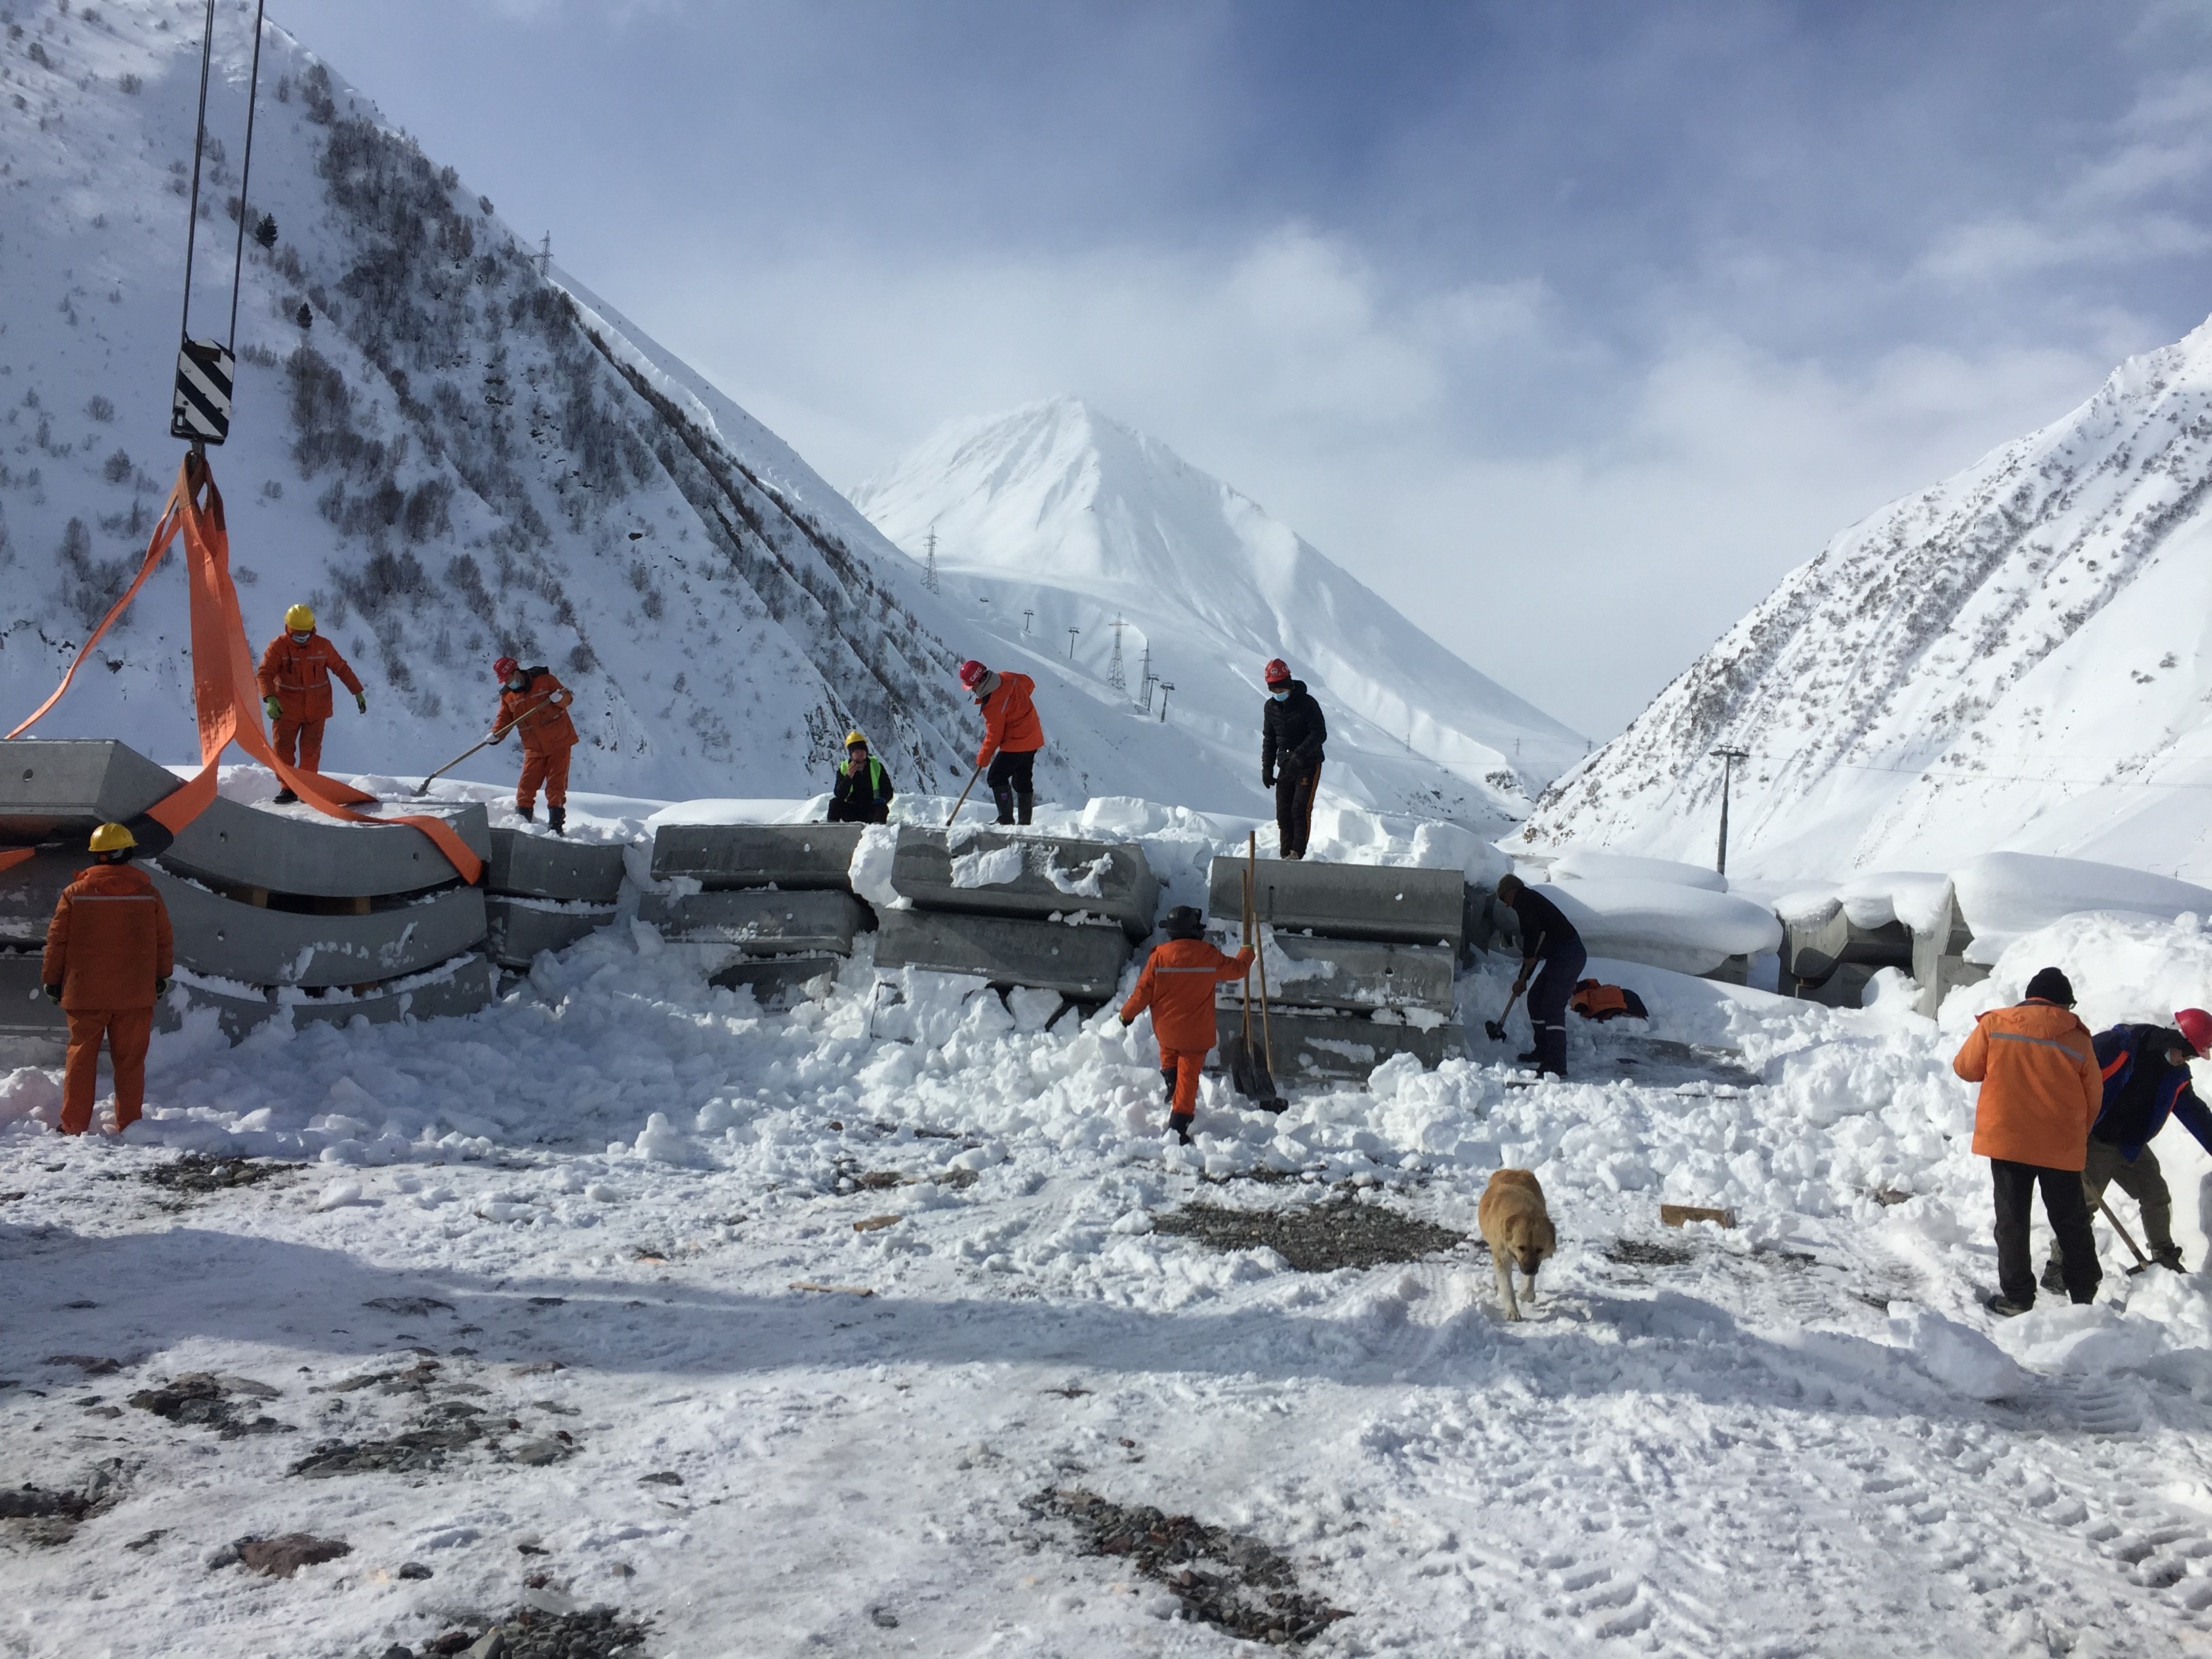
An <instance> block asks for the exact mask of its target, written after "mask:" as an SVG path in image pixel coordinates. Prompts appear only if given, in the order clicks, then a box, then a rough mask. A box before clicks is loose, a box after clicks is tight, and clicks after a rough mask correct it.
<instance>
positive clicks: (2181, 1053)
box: [2043, 1008, 2212, 1291]
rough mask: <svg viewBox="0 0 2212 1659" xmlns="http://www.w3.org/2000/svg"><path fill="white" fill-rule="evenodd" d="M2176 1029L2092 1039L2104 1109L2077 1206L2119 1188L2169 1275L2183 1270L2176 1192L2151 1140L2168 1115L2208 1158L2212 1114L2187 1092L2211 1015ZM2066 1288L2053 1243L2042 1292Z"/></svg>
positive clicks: (2211, 1039)
mask: <svg viewBox="0 0 2212 1659" xmlns="http://www.w3.org/2000/svg"><path fill="white" fill-rule="evenodd" d="M2173 1023H2174V1024H2176V1025H2178V1026H2179V1027H2180V1028H2181V1029H2180V1030H2178V1031H2177V1030H2168V1029H2167V1028H2166V1027H2165V1026H2163V1025H2115V1026H2113V1027H2112V1029H2111V1030H2106V1031H2100V1032H2098V1033H2097V1066H2098V1069H2099V1071H2100V1072H2101V1073H2103V1076H2104V1085H2105V1087H2104V1096H2103V1102H2104V1103H2103V1105H2102V1106H2101V1107H2100V1109H2099V1111H2098V1113H2097V1121H2095V1122H2094V1123H2093V1124H2092V1125H2090V1126H2089V1146H2088V1149H2087V1158H2085V1160H2084V1162H2083V1164H2082V1165H2081V1202H2082V1206H2083V1207H2084V1208H2085V1210H2094V1209H2096V1208H2097V1207H2098V1206H2100V1205H2101V1204H2102V1203H2103V1202H2104V1201H2105V1188H2107V1187H2110V1186H2114V1185H2117V1186H2118V1188H2119V1189H2120V1190H2121V1191H2122V1192H2124V1193H2125V1194H2127V1195H2128V1196H2129V1197H2130V1198H2132V1199H2133V1200H2135V1201H2136V1206H2138V1207H2139V1208H2140V1209H2141V1210H2142V1230H2143V1249H2146V1250H2148V1252H2149V1253H2150V1259H2151V1260H2152V1261H2155V1262H2156V1263H2158V1265H2159V1266H2160V1267H2165V1268H2167V1269H2168V1270H2170V1271H2172V1272H2173V1273H2180V1272H2181V1271H2183V1269H2182V1266H2181V1246H2179V1244H2177V1243H2174V1242H2173V1194H2172V1193H2170V1192H2169V1191H2167V1190H2166V1176H2165V1173H2164V1171H2162V1170H2160V1168H2159V1167H2158V1154H2157V1153H2155V1152H2152V1151H2151V1149H2150V1143H2151V1141H2152V1140H2153V1139H2154V1138H2155V1137H2156V1136H2157V1134H2158V1132H2159V1131H2160V1129H2163V1128H2164V1127H2166V1119H2168V1118H2169V1117H2172V1118H2176V1119H2179V1121H2180V1123H2181V1126H2182V1127H2184V1128H2185V1129H2187V1130H2188V1131H2189V1133H2191V1134H2192V1135H2195V1136H2196V1137H2197V1145H2198V1146H2202V1147H2203V1148H2204V1150H2205V1151H2206V1152H2212V1111H2209V1110H2207V1109H2205V1105H2204V1103H2203V1101H2201V1100H2199V1099H2197V1091H2196V1090H2195V1089H2193V1088H2192V1087H2191V1086H2190V1077H2189V1062H2190V1061H2191V1060H2195V1059H2196V1058H2197V1056H2199V1055H2200V1054H2203V1053H2204V1051H2205V1049H2206V1048H2208V1047H2212V1013H2207V1012H2205V1011H2204V1010H2203V1009H2202V1008H2184V1009H2183V1010H2182V1011H2181V1012H2179V1013H2178V1014H2176V1015H2175V1016H2174V1017H2173ZM2065 1284H2066V1252H2065V1250H2064V1249H2063V1247H2061V1246H2060V1245H2058V1244H2056V1243H2054V1244H2053V1245H2052V1246H2051V1260H2050V1261H2048V1262H2046V1263H2045V1266H2044V1269H2043V1288H2044V1289H2045V1290H2046V1291H2056V1290H2062V1289H2063V1288H2064V1287H2065Z"/></svg>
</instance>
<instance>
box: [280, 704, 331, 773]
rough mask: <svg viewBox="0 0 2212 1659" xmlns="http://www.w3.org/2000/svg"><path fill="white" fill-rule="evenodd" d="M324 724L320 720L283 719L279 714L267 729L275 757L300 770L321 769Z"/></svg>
mask: <svg viewBox="0 0 2212 1659" xmlns="http://www.w3.org/2000/svg"><path fill="white" fill-rule="evenodd" d="M324 724H325V723H324V722H323V721H321V720H285V719H283V717H282V716H279V717H278V719H277V721H276V725H275V726H271V727H270V730H269V740H270V742H271V743H273V744H276V758H277V759H278V760H281V761H283V763H284V764H285V765H287V766H290V767H296V768H297V769H299V770H301V771H302V772H319V771H321V770H322V769H323V726H324Z"/></svg>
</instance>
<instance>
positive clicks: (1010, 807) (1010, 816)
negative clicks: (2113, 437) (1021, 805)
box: [991, 790, 1014, 823]
mask: <svg viewBox="0 0 2212 1659" xmlns="http://www.w3.org/2000/svg"><path fill="white" fill-rule="evenodd" d="M991 799H992V800H993V801H994V802H995V803H997V805H998V808H999V822H1000V823H1012V822H1013V821H1014V797H1013V793H1012V791H1011V790H1009V791H1008V792H1007V793H1005V794H1003V795H1002V794H1000V793H998V792H997V791H996V790H994V791H993V792H992V793H991Z"/></svg>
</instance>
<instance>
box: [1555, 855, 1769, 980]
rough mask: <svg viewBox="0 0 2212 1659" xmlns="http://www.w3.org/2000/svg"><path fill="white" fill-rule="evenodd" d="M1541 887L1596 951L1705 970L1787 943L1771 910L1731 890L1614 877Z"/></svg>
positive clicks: (1662, 965)
mask: <svg viewBox="0 0 2212 1659" xmlns="http://www.w3.org/2000/svg"><path fill="white" fill-rule="evenodd" d="M1538 890H1539V891H1540V892H1541V893H1542V894H1543V895H1544V896H1545V897H1547V898H1548V899H1550V900H1551V901H1552V902H1553V903H1554V904H1556V905H1558V906H1559V908H1560V910H1561V911H1562V912H1564V913H1565V915H1566V918H1567V920H1568V921H1571V922H1572V923H1574V925H1575V931H1576V932H1577V933H1580V934H1581V935H1582V937H1583V945H1585V946H1587V947H1588V949H1589V953H1590V955H1592V956H1594V957H1613V958H1615V959H1617V960H1620V961H1622V962H1640V963H1645V964H1646V965H1648V966H1650V967H1653V968H1672V969H1675V970H1676V971H1677V972H1680V973H1686V974H1703V973H1708V972H1710V971H1711V970H1712V969H1715V968H1717V967H1719V966H1720V965H1721V963H1723V962H1725V961H1726V960H1727V959H1728V958H1729V957H1734V956H1756V955H1758V954H1759V952H1760V951H1771V950H1774V949H1776V948H1778V946H1779V945H1781V943H1782V924H1781V923H1780V922H1778V921H1776V920H1775V919H1774V913H1773V912H1772V911H1771V910H1769V909H1768V908H1766V907H1765V905H1763V904H1754V903H1753V902H1752V901H1751V900H1749V899H1746V898H1737V897H1735V896H1731V895H1729V894H1727V893H1715V892H1710V891H1707V890H1704V889H1702V888H1697V887H1685V886H1682V885H1680V884H1677V883H1674V882H1664V881H1642V880H1637V879H1634V878H1626V877H1614V876H1607V877H1600V878H1591V879H1589V880H1584V881H1571V882H1566V883H1564V884H1552V883H1547V884H1545V885H1544V886H1542V887H1541V888H1540V889H1538Z"/></svg>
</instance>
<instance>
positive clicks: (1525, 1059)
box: [1513, 1048, 1543, 1066]
mask: <svg viewBox="0 0 2212 1659" xmlns="http://www.w3.org/2000/svg"><path fill="white" fill-rule="evenodd" d="M1513 1058H1514V1059H1515V1060H1517V1061H1518V1062H1519V1063H1520V1064H1522V1065H1523V1066H1526V1065H1528V1063H1529V1062H1530V1061H1532V1060H1541V1059H1542V1058H1543V1055H1542V1054H1541V1051H1539V1050H1537V1049H1534V1048H1530V1049H1528V1050H1526V1051H1525V1052H1523V1053H1522V1054H1516V1055H1514V1056H1513Z"/></svg>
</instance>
